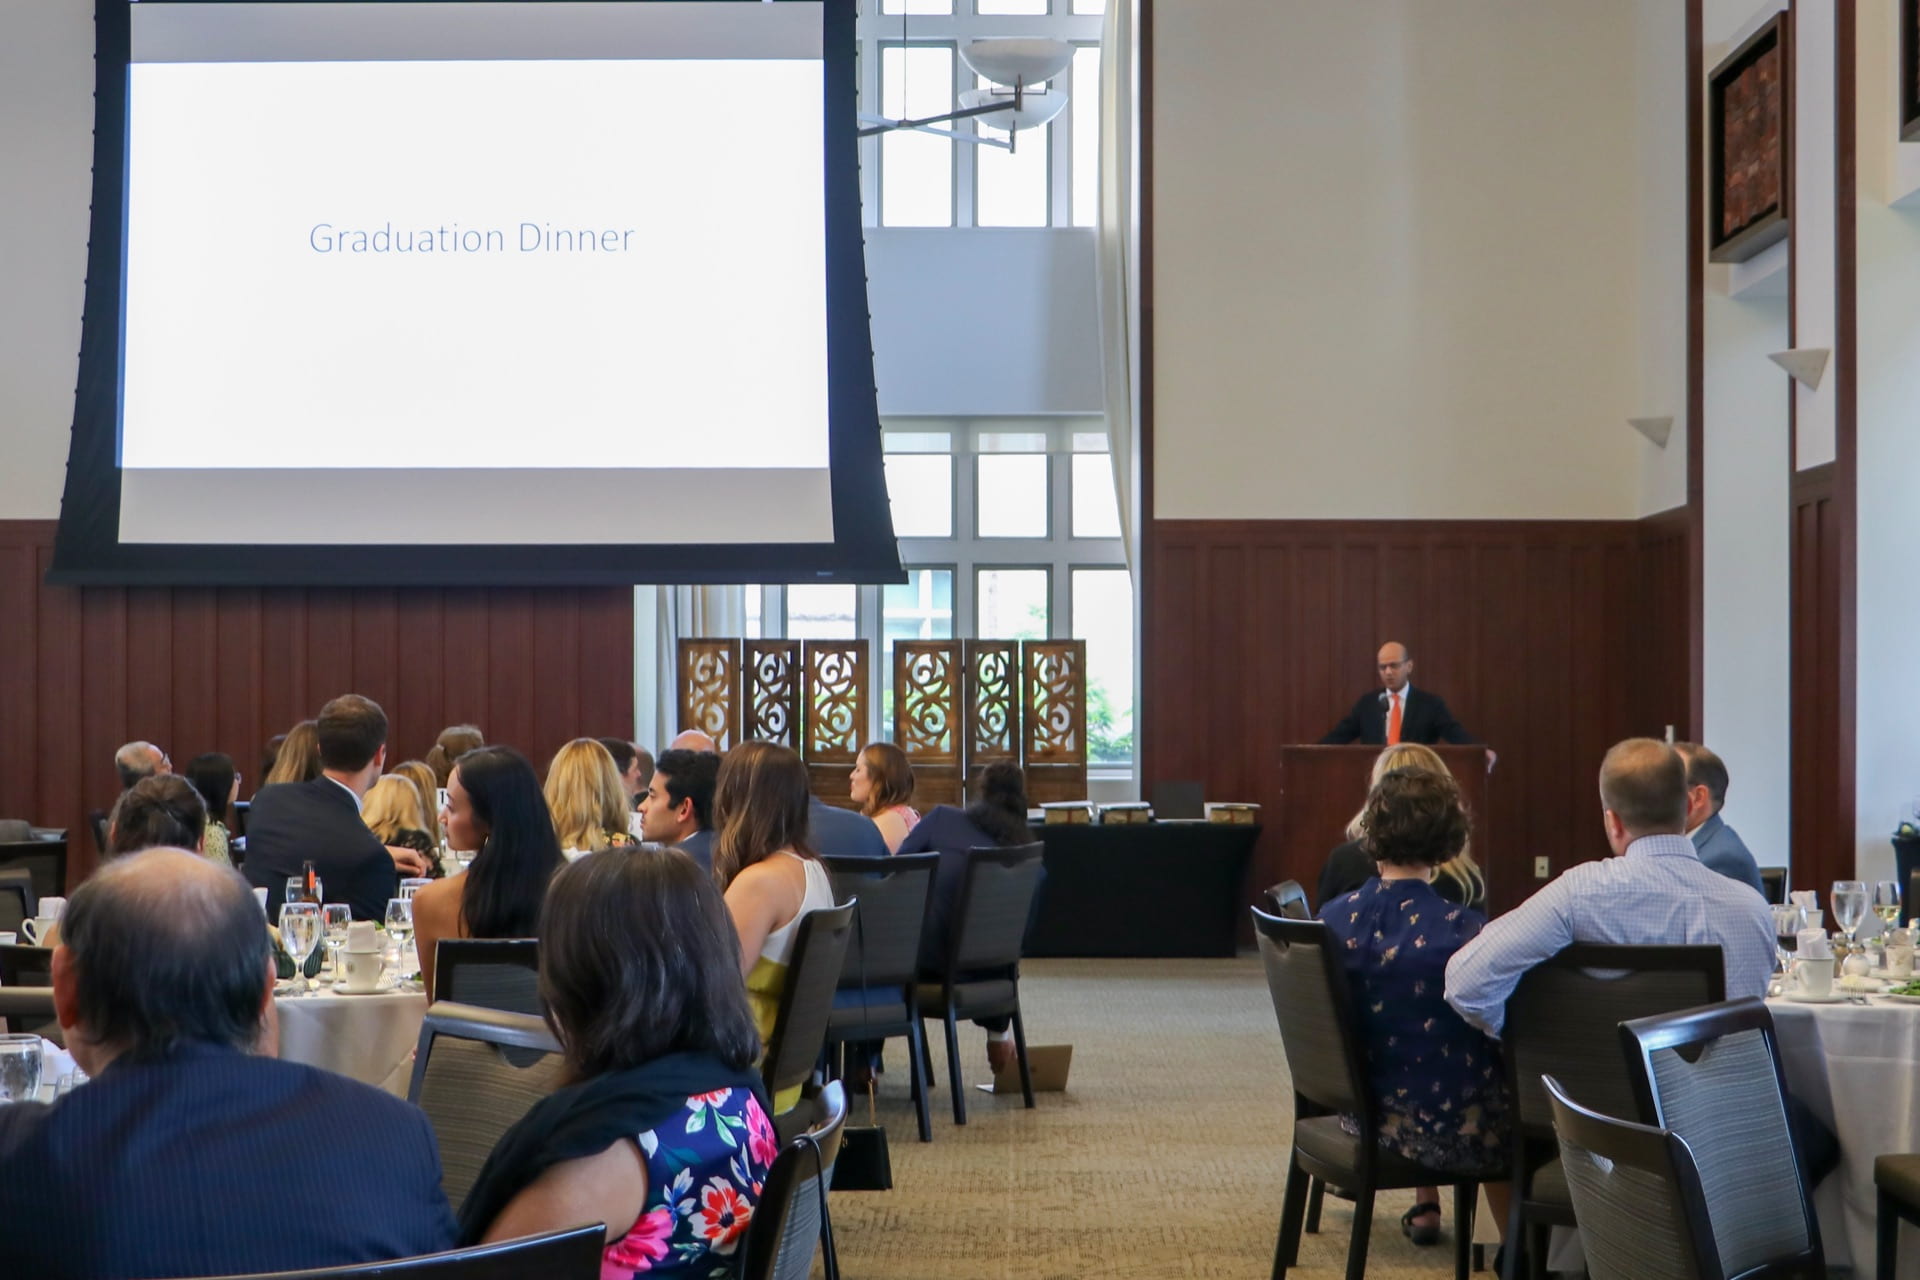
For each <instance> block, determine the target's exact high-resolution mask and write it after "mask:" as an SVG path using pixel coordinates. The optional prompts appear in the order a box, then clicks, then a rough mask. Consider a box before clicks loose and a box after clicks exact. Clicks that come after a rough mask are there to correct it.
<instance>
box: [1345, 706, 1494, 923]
mask: <svg viewBox="0 0 1920 1280" xmlns="http://www.w3.org/2000/svg"><path fill="white" fill-rule="evenodd" d="M1395 769H1425V770H1427V771H1428V772H1430V773H1441V774H1445V775H1447V776H1448V777H1452V776H1453V771H1452V770H1450V769H1448V768H1447V762H1446V761H1445V760H1443V759H1441V758H1440V753H1439V752H1438V751H1435V750H1434V749H1433V748H1432V747H1429V746H1425V745H1422V744H1421V743H1418V742H1402V743H1396V744H1395V745H1393V746H1391V747H1388V748H1387V749H1386V750H1385V751H1382V752H1381V753H1380V754H1379V755H1377V756H1375V757H1374V759H1373V777H1372V778H1371V779H1370V780H1369V781H1368V784H1367V785H1368V787H1369V788H1372V787H1377V786H1379V785H1380V779H1381V778H1384V777H1385V776H1386V775H1387V774H1388V773H1390V772H1391V771H1393V770H1395ZM1365 813H1366V809H1365V807H1364V806H1363V807H1362V808H1361V810H1360V812H1359V813H1356V814H1354V815H1353V820H1352V821H1351V822H1349V823H1347V842H1346V843H1345V844H1343V845H1341V846H1340V847H1339V848H1337V849H1335V850H1334V851H1333V852H1332V853H1330V854H1328V855H1327V864H1326V866H1324V867H1322V868H1321V870H1320V886H1319V896H1318V897H1316V898H1315V899H1314V901H1315V902H1318V903H1319V904H1320V905H1321V906H1325V905H1326V904H1327V903H1329V902H1332V901H1333V900H1334V899H1335V898H1337V897H1339V896H1340V895H1341V894H1343V893H1351V892H1353V891H1354V890H1355V889H1358V888H1359V887H1360V886H1361V885H1363V884H1365V883H1366V882H1367V881H1368V880H1370V879H1372V878H1373V874H1374V865H1373V857H1372V855H1370V854H1369V853H1368V852H1367V850H1366V846H1365V842H1364V841H1363V840H1362V839H1361V838H1360V835H1361V833H1360V819H1361V817H1362V816H1363V815H1364V814H1365ZM1433 889H1434V892H1435V893H1438V894H1439V895H1440V896H1441V897H1443V898H1445V899H1446V900H1447V901H1448V902H1457V903H1459V904H1461V905H1462V906H1466V907H1472V908H1473V909H1474V910H1475V911H1478V912H1480V913H1481V914H1482V915H1485V914H1486V910H1487V882H1486V878H1485V877H1484V876H1482V875H1481V874H1480V866H1479V864H1478V863H1476V862H1475V861H1474V860H1473V851H1472V845H1471V841H1469V843H1468V844H1467V845H1466V846H1463V847H1462V848H1461V850H1460V852H1459V853H1458V854H1456V855H1454V856H1453V857H1452V858H1450V859H1448V860H1447V861H1446V862H1445V863H1444V864H1442V865H1441V866H1438V867H1435V868H1434V872H1433Z"/></svg>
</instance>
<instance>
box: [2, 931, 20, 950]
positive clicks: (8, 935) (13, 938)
mask: <svg viewBox="0 0 1920 1280" xmlns="http://www.w3.org/2000/svg"><path fill="white" fill-rule="evenodd" d="M19 941H20V936H19V935H18V934H16V933H14V932H13V931H12V930H8V931H7V932H5V933H0V947H11V946H13V945H14V944H16V943H18V942H19Z"/></svg>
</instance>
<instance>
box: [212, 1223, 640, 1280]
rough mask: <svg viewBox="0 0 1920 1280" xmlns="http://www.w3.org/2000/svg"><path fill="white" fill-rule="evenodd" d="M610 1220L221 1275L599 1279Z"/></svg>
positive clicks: (357, 1279) (316, 1279)
mask: <svg viewBox="0 0 1920 1280" xmlns="http://www.w3.org/2000/svg"><path fill="white" fill-rule="evenodd" d="M606 1242H607V1228H606V1224H605V1223H602V1222H595V1223H592V1224H590V1225H588V1226H584V1227H569V1228H567V1230H565V1231H554V1232H551V1233H549V1234H547V1235H543V1236H522V1237H521V1238H520V1239H518V1240H502V1241H500V1242H499V1243H498V1244H482V1245H475V1246H474V1247H473V1248H471V1249H454V1250H451V1251H450V1252H447V1253H429V1254H425V1255H422V1256H421V1257H417V1258H396V1259H394V1260H393V1261H392V1262H362V1263H357V1264H355V1265H354V1266H350V1267H321V1268H319V1269H317V1270H312V1271H272V1272H262V1273H260V1274H257V1275H247V1276H221V1277H219V1278H218V1280H375V1277H379V1278H380V1280H525V1277H527V1276H539V1277H541V1280H598V1277H599V1275H600V1251H601V1250H602V1249H603V1248H604V1247H605V1245H606Z"/></svg>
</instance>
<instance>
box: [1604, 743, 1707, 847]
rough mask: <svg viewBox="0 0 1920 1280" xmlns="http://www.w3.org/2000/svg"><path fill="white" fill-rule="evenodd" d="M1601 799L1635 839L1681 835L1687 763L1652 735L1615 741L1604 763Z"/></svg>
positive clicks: (1614, 819) (1610, 831)
mask: <svg viewBox="0 0 1920 1280" xmlns="http://www.w3.org/2000/svg"><path fill="white" fill-rule="evenodd" d="M1600 803H1601V805H1603V806H1604V807H1605V808H1606V811H1607V813H1608V814H1609V815H1610V818H1611V819H1612V821H1610V822H1609V823H1608V835H1609V836H1612V835H1613V834H1614V830H1613V826H1614V823H1615V822H1617V823H1618V824H1619V827H1620V828H1621V833H1622V834H1623V835H1624V836H1625V837H1626V839H1627V840H1628V841H1629V842H1630V841H1633V840H1637V839H1639V838H1640V837H1641V836H1659V835H1676V836H1677V835H1681V834H1683V833H1684V832H1685V831H1686V823H1687V767H1686V764H1685V763H1684V762H1683V761H1682V760H1681V759H1680V753H1679V752H1677V751H1675V750H1674V749H1673V748H1672V747H1670V746H1668V745H1667V744H1666V743H1664V742H1657V741H1655V740H1654V739H1652V738H1628V739H1627V740H1626V741H1625V742H1620V743H1616V744H1614V747H1613V749H1612V750H1611V751H1609V752H1607V758H1606V759H1605V760H1603V761H1602V762H1601V764H1600Z"/></svg>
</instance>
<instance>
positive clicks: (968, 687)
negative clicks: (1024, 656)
mask: <svg viewBox="0 0 1920 1280" xmlns="http://www.w3.org/2000/svg"><path fill="white" fill-rule="evenodd" d="M965 655H966V677H967V678H966V684H965V686H964V687H963V688H962V689H961V697H962V698H963V699H964V701H965V711H966V748H967V753H966V780H967V783H968V785H969V786H971V784H972V783H973V780H974V779H976V778H978V777H979V776H980V771H981V770H982V769H984V768H986V767H987V766H988V765H990V764H992V763H994V762H995V761H996V760H1011V761H1013V762H1014V763H1016V764H1018V763H1019V761H1020V644H1019V642H1018V641H1016V640H968V641H966V642H965Z"/></svg>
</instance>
